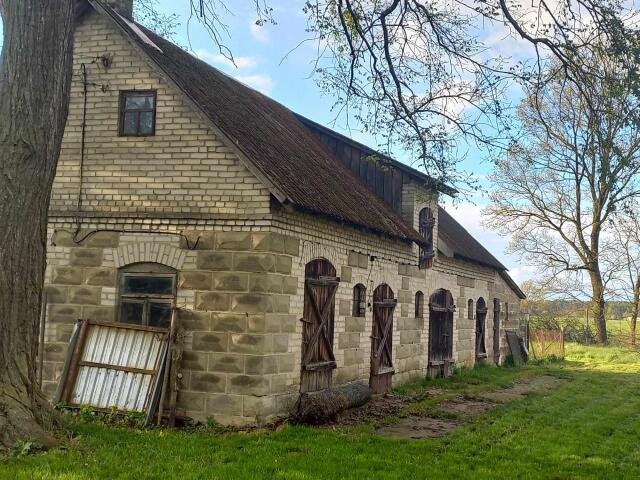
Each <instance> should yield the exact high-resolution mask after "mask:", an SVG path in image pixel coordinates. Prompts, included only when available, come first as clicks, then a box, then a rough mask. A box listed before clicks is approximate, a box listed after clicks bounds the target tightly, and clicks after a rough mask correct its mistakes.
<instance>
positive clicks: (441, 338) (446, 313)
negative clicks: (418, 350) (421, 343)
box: [428, 289, 456, 376]
mask: <svg viewBox="0 0 640 480" xmlns="http://www.w3.org/2000/svg"><path fill="white" fill-rule="evenodd" d="M455 309H456V307H455V305H454V303H453V296H452V295H451V292H449V291H448V290H444V289H440V290H438V291H436V292H435V293H434V294H433V295H431V298H430V300H429V354H428V362H429V375H430V376H437V375H450V374H451V373H452V372H451V366H452V363H453V313H454V312H455Z"/></svg>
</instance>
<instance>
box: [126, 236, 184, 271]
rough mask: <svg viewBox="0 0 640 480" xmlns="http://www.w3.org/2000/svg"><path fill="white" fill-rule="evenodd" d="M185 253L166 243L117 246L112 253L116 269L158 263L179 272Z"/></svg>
mask: <svg viewBox="0 0 640 480" xmlns="http://www.w3.org/2000/svg"><path fill="white" fill-rule="evenodd" d="M186 257H187V252H185V251H184V250H181V249H179V248H177V247H174V246H173V245H170V244H168V243H157V242H140V243H130V244H125V245H121V246H119V247H118V248H117V249H116V250H115V251H114V256H113V260H114V263H115V266H116V268H120V267H124V266H125V265H129V264H131V263H159V264H161V265H166V266H169V267H172V268H175V269H176V270H180V269H181V268H182V265H183V264H184V261H185V259H186Z"/></svg>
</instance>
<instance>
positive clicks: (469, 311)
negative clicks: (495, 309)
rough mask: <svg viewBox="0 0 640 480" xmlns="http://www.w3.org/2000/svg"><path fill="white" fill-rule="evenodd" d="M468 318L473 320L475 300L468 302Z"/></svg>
mask: <svg viewBox="0 0 640 480" xmlns="http://www.w3.org/2000/svg"><path fill="white" fill-rule="evenodd" d="M467 318H468V319H469V320H473V300H472V299H469V301H468V302H467Z"/></svg>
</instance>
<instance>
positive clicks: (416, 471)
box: [0, 347, 640, 480]
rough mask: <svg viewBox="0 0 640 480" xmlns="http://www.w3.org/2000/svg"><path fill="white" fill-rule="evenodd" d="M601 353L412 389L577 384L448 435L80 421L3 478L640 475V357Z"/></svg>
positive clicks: (2, 466) (11, 462)
mask: <svg viewBox="0 0 640 480" xmlns="http://www.w3.org/2000/svg"><path fill="white" fill-rule="evenodd" d="M593 348H594V347H581V348H576V349H574V348H573V347H569V348H568V360H567V361H565V362H562V363H554V364H550V365H543V366H540V365H531V366H528V367H526V368H524V369H521V370H518V369H495V368H493V369H492V368H490V367H486V369H485V367H482V368H478V369H477V370H473V371H461V372H459V375H457V376H456V377H454V378H453V379H452V380H451V381H449V382H447V381H444V380H435V381H424V382H420V384H419V385H414V386H411V387H408V389H407V390H406V392H409V391H410V389H413V388H415V389H418V388H427V389H428V388H439V389H442V390H443V391H444V392H450V393H453V394H459V392H460V391H462V390H464V389H474V388H480V387H482V386H483V385H484V384H483V382H485V383H487V384H490V385H492V386H495V385H502V386H509V385H512V384H513V383H514V382H515V381H517V380H518V379H519V378H523V376H524V377H527V376H535V375H564V376H566V378H570V379H571V381H566V382H562V383H561V384H560V385H559V386H558V388H557V389H555V390H552V391H549V392H546V393H544V394H533V395H530V396H528V397H527V398H525V399H524V400H521V401H514V402H510V403H506V404H504V405H502V406H500V407H499V408H497V409H495V410H494V411H492V412H490V413H488V414H487V415H485V416H483V417H482V418H480V419H478V421H477V422H474V423H472V424H469V425H467V426H464V427H462V428H460V429H458V430H456V431H454V432H453V433H452V434H450V435H448V436H446V437H443V438H440V439H429V440H419V441H415V440H396V439H387V438H381V437H379V436H377V435H375V434H373V431H372V428H371V427H370V426H363V427H357V428H352V429H347V430H340V429H338V430H329V429H318V428H309V427H292V426H288V425H285V426H283V427H281V428H279V429H278V430H276V431H274V432H260V431H256V432H252V433H248V434H225V435H214V434H211V433H208V432H205V431H200V432H195V433H187V432H182V431H165V430H150V431H140V430H130V429H124V428H110V427H106V426H102V425H98V424H78V425H77V432H78V433H79V435H80V437H79V438H77V439H76V440H74V441H73V442H72V444H71V445H70V446H69V449H68V451H64V450H57V451H52V452H49V453H46V454H41V455H35V456H29V457H24V458H11V459H4V460H2V462H0V478H2V479H4V478H7V479H47V480H84V479H103V478H104V479H112V478H126V479H129V478H130V479H145V478H180V479H185V480H186V479H192V478H193V479H195V478H207V479H209V478H212V479H215V478H221V479H262V478H270V479H292V480H293V479H331V478H345V479H361V478H375V479H399V478H402V479H414V478H415V479H425V478H429V479H441V478H442V479H445V478H447V479H448V478H456V479H467V478H473V479H484V478H487V479H489V478H491V479H495V478H536V479H538V478H555V479H560V478H640V452H639V450H638V447H637V439H638V438H640V381H639V377H638V373H640V358H638V359H635V358H636V357H629V356H628V355H626V354H625V353H624V352H620V351H617V352H616V351H599V350H593Z"/></svg>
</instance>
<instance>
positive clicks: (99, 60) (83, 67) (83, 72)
mask: <svg viewBox="0 0 640 480" xmlns="http://www.w3.org/2000/svg"><path fill="white" fill-rule="evenodd" d="M112 61H113V58H112V56H111V55H108V54H104V55H101V56H100V57H95V58H93V59H91V61H90V62H88V63H87V62H82V63H81V64H80V75H79V76H80V81H81V82H82V124H81V126H80V160H79V166H78V198H77V199H76V222H75V223H76V233H75V234H74V238H75V237H76V236H77V235H78V233H79V232H80V229H81V226H82V225H81V222H82V220H81V215H82V207H83V205H82V194H83V190H84V183H83V181H84V163H85V156H86V137H87V104H88V96H89V87H90V86H93V87H99V88H100V89H101V90H102V92H103V93H104V92H106V91H107V90H109V85H108V84H97V83H93V82H89V72H88V71H87V65H100V66H102V67H104V69H105V70H106V69H108V68H110V67H111V63H112Z"/></svg>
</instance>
